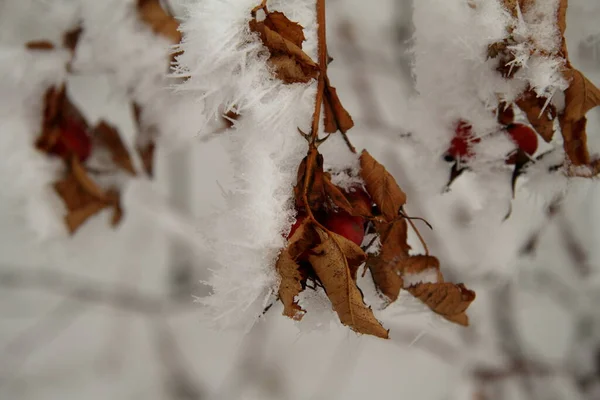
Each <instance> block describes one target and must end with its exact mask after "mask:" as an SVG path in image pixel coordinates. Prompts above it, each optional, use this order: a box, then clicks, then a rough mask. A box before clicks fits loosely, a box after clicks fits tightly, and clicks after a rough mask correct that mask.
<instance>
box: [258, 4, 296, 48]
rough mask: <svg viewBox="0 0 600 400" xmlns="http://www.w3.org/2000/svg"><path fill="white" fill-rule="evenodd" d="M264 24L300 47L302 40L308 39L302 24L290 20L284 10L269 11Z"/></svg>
mask: <svg viewBox="0 0 600 400" xmlns="http://www.w3.org/2000/svg"><path fill="white" fill-rule="evenodd" d="M264 24H265V25H266V26H267V27H268V28H269V29H271V30H272V31H274V32H277V33H279V34H280V35H281V36H282V37H283V38H284V39H287V40H289V41H290V42H292V43H294V44H295V45H296V46H298V47H302V42H304V41H305V40H306V38H305V37H304V28H303V27H302V25H300V24H299V23H297V22H293V21H290V20H289V19H288V17H286V16H285V14H283V13H282V12H279V11H274V12H270V13H268V14H267V15H266V16H265V20H264Z"/></svg>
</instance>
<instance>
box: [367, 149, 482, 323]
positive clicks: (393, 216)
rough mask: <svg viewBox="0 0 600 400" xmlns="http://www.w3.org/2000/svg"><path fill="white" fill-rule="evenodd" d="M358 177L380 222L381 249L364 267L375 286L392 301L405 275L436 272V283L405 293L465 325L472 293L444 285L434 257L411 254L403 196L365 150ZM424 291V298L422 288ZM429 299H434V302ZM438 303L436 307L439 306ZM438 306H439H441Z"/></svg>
mask: <svg viewBox="0 0 600 400" xmlns="http://www.w3.org/2000/svg"><path fill="white" fill-rule="evenodd" d="M360 165H361V177H362V179H363V180H364V181H365V186H366V188H367V190H368V192H369V194H370V195H371V197H372V198H373V201H374V202H375V204H376V205H377V208H378V210H379V211H380V213H381V215H380V216H381V219H380V220H376V221H375V223H374V226H375V230H376V232H377V233H378V235H379V239H380V242H381V248H380V251H379V253H378V254H376V255H370V256H369V258H368V259H367V263H366V266H367V267H368V268H369V270H370V271H371V275H372V277H373V281H374V283H375V286H376V287H377V288H378V290H379V291H380V292H381V294H382V295H384V296H385V297H386V298H387V299H388V300H389V301H390V302H393V301H395V300H396V299H397V298H398V295H399V294H400V289H402V288H404V285H405V283H404V280H405V278H406V277H407V276H409V275H413V274H417V273H420V272H423V271H425V270H428V269H433V270H435V271H436V276H437V279H436V282H431V283H418V284H416V285H414V286H410V287H409V288H408V289H407V290H408V291H409V292H410V293H411V294H412V295H413V296H415V297H417V298H419V299H420V300H421V301H423V302H424V303H425V304H427V305H428V306H429V307H430V308H431V309H432V310H433V311H434V312H436V313H438V314H440V315H442V316H443V317H444V318H446V319H448V320H450V321H452V322H456V323H460V324H462V325H468V318H467V316H466V314H464V311H465V310H466V308H467V307H468V306H469V304H470V303H471V302H472V301H473V300H474V299H475V293H474V292H472V291H469V290H467V289H465V288H464V286H462V284H460V285H455V284H453V283H443V282H444V281H443V275H442V273H441V271H440V264H439V261H438V259H437V258H435V257H432V256H429V255H412V256H411V255H410V254H409V251H410V246H409V245H408V243H407V239H408V224H407V220H406V219H405V218H403V217H402V215H401V209H402V207H403V206H404V204H406V194H404V192H403V191H402V189H400V187H399V186H398V183H397V182H396V180H395V179H394V177H393V176H392V175H391V174H390V173H389V172H388V171H387V170H386V169H385V167H384V166H383V165H381V164H380V163H379V162H378V161H377V160H375V159H374V158H373V157H372V156H371V155H370V154H369V153H368V152H367V151H363V152H362V154H361V157H360ZM425 287H426V288H427V293H426V295H422V294H423V293H424V290H425V289H424V288H425ZM450 287H455V288H459V287H460V288H463V289H464V290H465V291H466V292H468V293H469V296H468V297H467V296H465V297H464V298H462V297H461V298H460V299H458V298H454V297H452V298H451V297H450V296H451V295H453V293H454V292H456V291H457V290H458V289H455V290H454V292H452V290H453V289H450ZM432 299H436V301H435V302H434V301H433V300H432ZM438 303H439V304H438ZM440 304H442V305H441V306H440Z"/></svg>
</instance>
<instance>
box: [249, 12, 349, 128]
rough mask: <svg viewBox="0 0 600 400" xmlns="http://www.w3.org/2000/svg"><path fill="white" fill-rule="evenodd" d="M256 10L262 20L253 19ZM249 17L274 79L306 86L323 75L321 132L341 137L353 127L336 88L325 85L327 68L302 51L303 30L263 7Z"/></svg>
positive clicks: (294, 23) (280, 14) (329, 84)
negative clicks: (261, 14) (323, 126)
mask: <svg viewBox="0 0 600 400" xmlns="http://www.w3.org/2000/svg"><path fill="white" fill-rule="evenodd" d="M259 9H262V10H263V11H264V12H265V19H264V20H263V21H258V20H257V19H256V11H258V10H259ZM253 15H254V18H253V19H251V20H250V22H249V27H250V30H251V31H252V32H256V33H258V34H259V36H260V39H261V41H262V42H263V44H264V45H265V47H267V49H269V53H270V55H271V56H270V57H269V63H270V64H271V65H272V66H273V68H274V71H275V76H276V77H277V78H279V79H280V80H282V81H283V82H284V83H298V82H300V83H307V82H309V81H310V80H311V79H313V78H317V77H318V76H319V74H323V79H324V83H325V89H324V91H323V108H324V110H323V111H324V116H325V129H324V130H325V132H327V133H334V132H337V131H338V130H339V131H340V132H342V133H344V134H345V133H346V132H347V131H348V130H349V129H350V128H352V127H353V126H354V121H353V120H352V117H351V116H350V113H348V111H346V109H345V108H344V106H343V105H342V103H341V101H340V99H339V97H338V94H337V91H336V89H335V88H334V87H333V86H331V83H330V82H329V78H328V77H327V65H324V66H319V65H318V64H317V63H315V62H314V61H313V60H312V59H311V58H310V56H308V55H307V54H306V53H305V52H304V51H303V50H302V43H303V42H304V40H305V37H304V28H303V27H302V26H301V25H300V24H298V23H297V22H293V21H291V20H289V19H288V18H287V17H286V16H285V14H283V13H282V12H279V11H274V12H269V11H268V9H267V7H266V6H265V5H264V4H263V5H261V6H259V7H257V8H256V9H255V10H253Z"/></svg>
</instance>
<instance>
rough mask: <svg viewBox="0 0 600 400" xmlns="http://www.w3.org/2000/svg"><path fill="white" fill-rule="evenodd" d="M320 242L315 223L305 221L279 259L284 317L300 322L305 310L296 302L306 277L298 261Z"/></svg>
mask: <svg viewBox="0 0 600 400" xmlns="http://www.w3.org/2000/svg"><path fill="white" fill-rule="evenodd" d="M315 241H318V236H317V234H316V231H315V228H314V225H313V222H312V221H311V220H310V219H308V218H307V219H305V220H304V221H303V222H302V224H301V225H300V226H299V227H298V228H297V229H296V231H295V232H294V234H293V235H292V236H291V237H290V238H289V241H288V244H287V246H286V248H285V249H283V251H282V252H281V254H280V255H279V258H278V259H277V264H276V268H277V272H278V273H279V276H280V277H281V283H280V284H279V299H280V300H281V302H282V303H283V315H285V316H288V317H290V318H293V319H295V320H300V319H302V317H303V316H304V312H305V311H304V310H302V308H301V307H300V306H299V305H298V303H297V302H296V296H298V294H300V292H301V291H302V281H303V279H304V277H303V276H302V274H301V273H300V270H299V265H298V261H299V258H300V256H301V255H302V254H303V253H305V252H306V251H307V250H308V249H309V248H310V247H312V246H313V245H314V243H315Z"/></svg>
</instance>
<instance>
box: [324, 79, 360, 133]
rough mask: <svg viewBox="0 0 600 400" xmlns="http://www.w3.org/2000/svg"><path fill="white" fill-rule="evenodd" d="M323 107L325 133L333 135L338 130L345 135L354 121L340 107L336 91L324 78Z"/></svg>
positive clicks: (342, 107)
mask: <svg viewBox="0 0 600 400" xmlns="http://www.w3.org/2000/svg"><path fill="white" fill-rule="evenodd" d="M323 105H324V108H323V114H324V118H325V121H324V124H325V128H324V129H325V132H327V133H333V132H337V131H338V130H339V131H340V132H342V133H346V132H347V131H348V130H350V129H351V128H352V127H353V126H354V121H353V120H352V117H351V116H350V113H349V112H348V111H346V109H345V108H344V106H342V102H341V101H340V98H339V97H338V95H337V91H336V89H335V88H334V87H333V86H331V84H330V83H329V78H327V77H325V90H324V92H323Z"/></svg>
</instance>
